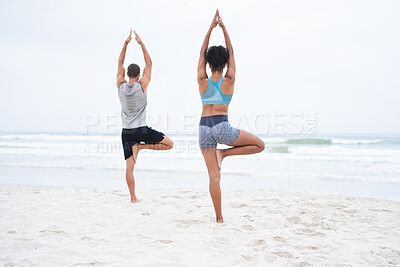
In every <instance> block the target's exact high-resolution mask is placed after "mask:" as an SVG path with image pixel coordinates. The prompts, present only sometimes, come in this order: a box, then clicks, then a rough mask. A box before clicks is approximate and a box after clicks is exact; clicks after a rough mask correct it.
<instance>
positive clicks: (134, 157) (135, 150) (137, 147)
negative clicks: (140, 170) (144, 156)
mask: <svg viewBox="0 0 400 267" xmlns="http://www.w3.org/2000/svg"><path fill="white" fill-rule="evenodd" d="M139 145H140V144H137V143H136V144H134V145H133V147H132V153H133V155H132V157H133V162H134V163H136V159H137V155H138V153H139Z"/></svg>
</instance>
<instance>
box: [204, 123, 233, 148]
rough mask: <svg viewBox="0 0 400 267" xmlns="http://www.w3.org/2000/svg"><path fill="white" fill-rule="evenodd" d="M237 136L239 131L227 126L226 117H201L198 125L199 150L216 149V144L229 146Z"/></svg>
mask: <svg viewBox="0 0 400 267" xmlns="http://www.w3.org/2000/svg"><path fill="white" fill-rule="evenodd" d="M239 134H240V130H239V129H236V128H233V127H232V126H231V125H230V124H229V122H228V116H227V115H214V116H208V117H202V118H201V120H200V125H199V144H200V149H206V148H217V144H224V145H230V144H232V143H233V142H235V141H236V139H238V137H239Z"/></svg>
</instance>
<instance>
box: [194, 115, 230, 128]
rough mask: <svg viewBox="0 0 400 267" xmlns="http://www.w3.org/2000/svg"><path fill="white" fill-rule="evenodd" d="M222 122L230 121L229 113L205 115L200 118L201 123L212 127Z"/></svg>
mask: <svg viewBox="0 0 400 267" xmlns="http://www.w3.org/2000/svg"><path fill="white" fill-rule="evenodd" d="M221 122H229V121H228V115H212V116H204V117H201V118H200V125H203V126H208V127H212V126H214V125H217V124H219V123H221Z"/></svg>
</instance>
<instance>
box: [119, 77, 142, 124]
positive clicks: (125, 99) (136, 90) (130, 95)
mask: <svg viewBox="0 0 400 267" xmlns="http://www.w3.org/2000/svg"><path fill="white" fill-rule="evenodd" d="M118 97H119V101H120V102H121V107H122V110H121V118H122V127H123V128H125V129H133V128H137V127H142V126H146V125H147V124H146V106H147V95H146V94H145V92H144V90H143V87H142V85H141V84H140V83H139V82H134V83H133V84H132V86H130V85H129V83H127V82H124V83H122V84H121V85H120V86H119V88H118Z"/></svg>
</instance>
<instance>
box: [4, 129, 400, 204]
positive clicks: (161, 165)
mask: <svg viewBox="0 0 400 267" xmlns="http://www.w3.org/2000/svg"><path fill="white" fill-rule="evenodd" d="M170 137H171V138H172V140H173V141H174V142H175V146H174V148H173V149H172V150H170V151H150V150H142V151H140V154H139V159H138V163H137V166H136V169H135V175H136V179H139V180H138V181H139V182H141V183H142V184H143V185H144V186H145V187H146V188H153V187H154V188H159V187H195V188H204V189H207V188H208V187H207V182H208V180H207V179H208V178H207V177H208V176H207V171H206V167H205V164H204V161H203V158H202V155H201V152H200V150H199V147H198V142H197V135H171V136H170ZM260 137H261V138H262V139H263V140H264V142H265V144H266V149H265V151H264V152H262V153H259V154H256V155H247V156H233V157H229V158H227V159H226V160H225V161H224V162H223V166H222V184H223V187H226V188H232V189H251V190H259V189H261V190H267V189H272V190H286V189H287V190H288V191H300V192H308V193H316V194H318V193H329V194H331V193H333V194H345V195H350V196H371V197H378V198H385V199H392V200H400V137H396V136H395V137H389V136H336V135H330V136H328V135H327V136H312V137H293V136H268V135H265V136H260ZM124 169H125V161H124V157H123V150H122V144H121V139H120V135H79V134H1V135H0V183H2V184H34V185H51V186H53V185H68V186H73V185H77V186H79V185H88V186H90V184H93V185H96V186H98V187H105V188H110V187H111V188H113V187H114V186H115V187H116V188H122V187H125V181H124ZM60 177H62V178H60ZM77 177H79V178H77ZM111 177H112V178H111ZM144 177H145V178H144ZM85 180H87V181H85ZM56 181H57V182H56ZM139 184H140V183H139Z"/></svg>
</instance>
